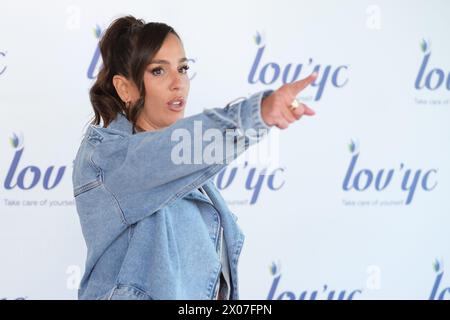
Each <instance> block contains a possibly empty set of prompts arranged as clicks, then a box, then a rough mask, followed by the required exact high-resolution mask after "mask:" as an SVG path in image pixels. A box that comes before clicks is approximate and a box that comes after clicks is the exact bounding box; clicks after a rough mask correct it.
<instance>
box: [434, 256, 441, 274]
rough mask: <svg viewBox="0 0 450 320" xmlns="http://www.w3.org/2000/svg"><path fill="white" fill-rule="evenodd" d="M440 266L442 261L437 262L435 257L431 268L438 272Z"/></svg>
mask: <svg viewBox="0 0 450 320" xmlns="http://www.w3.org/2000/svg"><path fill="white" fill-rule="evenodd" d="M441 268H442V263H439V260H438V259H435V260H434V262H433V270H434V272H436V273H439V271H441Z"/></svg>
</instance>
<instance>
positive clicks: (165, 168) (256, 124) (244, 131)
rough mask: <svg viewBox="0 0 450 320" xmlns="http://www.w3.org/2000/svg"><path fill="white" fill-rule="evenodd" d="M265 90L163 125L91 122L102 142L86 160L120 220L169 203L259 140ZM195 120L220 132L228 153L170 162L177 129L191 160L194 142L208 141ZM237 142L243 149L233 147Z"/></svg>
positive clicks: (131, 219)
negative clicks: (114, 127)
mask: <svg viewBox="0 0 450 320" xmlns="http://www.w3.org/2000/svg"><path fill="white" fill-rule="evenodd" d="M271 92H273V90H265V91H261V92H258V93H255V94H253V95H252V96H250V97H249V98H247V99H244V100H242V101H240V102H237V103H234V104H229V105H227V106H226V107H225V108H214V109H205V110H204V111H203V112H202V113H200V114H197V115H194V116H191V117H187V118H184V119H180V120H178V121H177V122H175V123H174V124H173V125H171V126H169V127H167V128H165V129H163V130H157V131H147V132H140V133H137V134H134V135H132V134H130V135H128V136H121V135H117V134H114V132H112V131H111V130H108V128H99V127H97V128H96V130H97V131H98V132H99V133H100V135H101V136H102V142H101V143H99V144H97V146H96V148H95V150H94V152H93V154H92V157H91V160H92V163H93V165H94V166H96V167H97V168H98V169H99V171H100V172H101V175H102V179H103V184H104V186H105V188H106V189H107V190H109V192H111V194H112V195H113V196H114V198H115V199H116V201H117V203H118V205H119V206H120V209H121V211H122V213H123V218H124V222H125V223H126V224H134V223H136V222H138V221H140V220H141V219H143V218H145V217H147V216H149V215H151V214H152V213H154V212H156V211H158V210H159V209H161V208H162V207H163V206H166V205H170V204H171V203H173V202H174V201H175V200H177V199H178V198H181V197H183V196H185V195H186V194H187V193H189V192H191V191H192V190H194V189H196V188H198V187H199V186H201V185H202V184H204V183H205V182H206V181H207V180H208V179H210V178H212V177H213V176H214V175H215V174H216V173H218V172H219V171H220V170H221V169H223V168H224V167H225V166H226V165H227V164H228V163H229V162H230V161H232V160H233V159H235V158H236V157H237V156H238V155H239V154H241V153H242V152H244V151H245V150H246V149H247V148H248V147H249V146H250V145H252V144H253V143H256V142H258V141H260V140H261V138H263V137H264V136H265V135H266V133H267V132H268V131H269V130H270V127H269V126H267V125H266V124H265V123H264V121H263V119H262V117H261V100H262V98H263V97H264V96H267V95H269V94H270V93H271ZM199 124H200V126H201V130H202V132H203V133H204V132H205V131H206V130H208V129H216V130H217V131H216V132H220V136H221V137H222V138H223V142H224V144H228V145H225V148H224V149H223V150H230V149H231V150H233V152H232V153H231V155H230V154H228V153H227V152H223V157H222V159H221V160H222V161H216V162H213V163H209V162H207V161H204V160H203V159H201V161H199V162H195V160H194V162H192V163H190V164H186V163H182V164H178V163H175V162H174V161H173V157H172V153H173V150H174V147H175V145H177V144H178V145H179V144H180V140H176V141H174V134H175V133H176V132H177V131H176V130H177V129H180V131H178V132H184V133H186V134H188V136H189V137H190V139H189V141H191V142H192V143H191V144H189V145H190V148H191V157H190V158H191V159H194V154H195V152H194V151H196V150H194V147H196V148H199V149H200V150H205V147H206V146H207V145H209V144H211V141H205V140H206V139H204V138H202V136H201V135H202V132H198V128H199ZM196 126H197V127H196ZM230 129H234V131H236V132H237V135H235V138H233V139H229V138H228V139H227V137H226V132H227V130H230ZM249 129H251V130H249ZM196 130H197V131H196ZM261 132H262V134H261ZM199 135H200V137H199ZM198 140H200V141H198ZM239 143H240V146H243V147H244V148H235V147H236V146H237V145H238V144H239ZM229 144H232V146H230V145H229ZM197 151H198V149H197ZM201 154H203V152H202V153H201Z"/></svg>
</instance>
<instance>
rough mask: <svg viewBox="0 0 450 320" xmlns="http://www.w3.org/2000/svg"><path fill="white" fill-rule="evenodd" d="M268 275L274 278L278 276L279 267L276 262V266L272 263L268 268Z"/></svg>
mask: <svg viewBox="0 0 450 320" xmlns="http://www.w3.org/2000/svg"><path fill="white" fill-rule="evenodd" d="M269 270H270V273H271V274H272V275H273V276H275V275H277V274H280V271H281V266H280V263H279V262H278V265H277V264H276V263H275V262H272V265H271V266H270V267H269Z"/></svg>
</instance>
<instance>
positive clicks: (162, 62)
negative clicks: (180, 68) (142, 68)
mask: <svg viewBox="0 0 450 320" xmlns="http://www.w3.org/2000/svg"><path fill="white" fill-rule="evenodd" d="M185 61H188V59H187V58H186V57H184V58H181V59H180V60H179V61H178V63H181V62H185ZM154 63H159V64H170V62H169V61H167V60H162V59H161V60H152V61H150V63H149V64H154Z"/></svg>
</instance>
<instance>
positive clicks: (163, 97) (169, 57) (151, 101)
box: [137, 33, 189, 131]
mask: <svg viewBox="0 0 450 320" xmlns="http://www.w3.org/2000/svg"><path fill="white" fill-rule="evenodd" d="M187 69H189V66H188V61H187V58H186V54H185V52H184V48H183V45H182V43H181V41H180V40H179V39H178V37H177V36H176V35H174V34H173V33H169V34H168V35H167V37H166V39H165V41H164V43H163V45H162V47H161V48H160V50H159V51H158V52H157V54H156V55H155V57H154V58H153V60H152V61H150V64H149V65H148V66H147V69H146V70H145V72H144V85H145V92H146V95H145V104H144V109H143V110H142V112H141V113H140V115H139V118H138V120H137V125H138V126H139V127H140V128H142V129H143V130H145V131H149V130H158V129H162V128H164V127H168V126H170V125H171V124H173V123H175V122H176V121H177V120H178V119H181V118H183V116H184V109H185V106H186V102H187V97H188V94H189V78H188V74H187ZM178 102H179V103H180V104H177V103H178Z"/></svg>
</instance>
